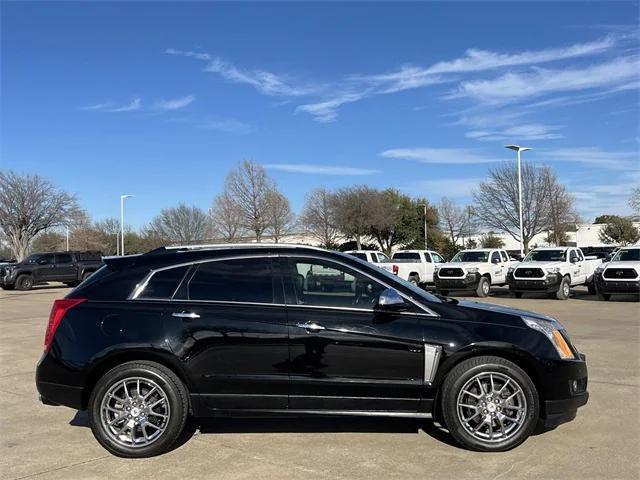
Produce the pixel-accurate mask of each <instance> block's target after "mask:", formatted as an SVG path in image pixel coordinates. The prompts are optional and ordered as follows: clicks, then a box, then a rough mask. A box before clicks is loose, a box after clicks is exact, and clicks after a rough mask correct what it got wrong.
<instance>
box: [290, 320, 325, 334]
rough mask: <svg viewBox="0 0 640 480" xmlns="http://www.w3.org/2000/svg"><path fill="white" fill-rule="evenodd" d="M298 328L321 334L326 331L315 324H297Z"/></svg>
mask: <svg viewBox="0 0 640 480" xmlns="http://www.w3.org/2000/svg"><path fill="white" fill-rule="evenodd" d="M296 327H298V328H304V329H305V330H311V331H312V332H319V331H321V330H326V328H325V327H323V326H322V325H320V324H319V323H315V322H305V323H302V322H300V323H296Z"/></svg>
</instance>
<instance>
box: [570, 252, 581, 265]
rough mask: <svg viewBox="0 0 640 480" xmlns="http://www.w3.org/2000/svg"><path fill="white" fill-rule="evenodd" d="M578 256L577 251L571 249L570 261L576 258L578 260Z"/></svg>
mask: <svg viewBox="0 0 640 480" xmlns="http://www.w3.org/2000/svg"><path fill="white" fill-rule="evenodd" d="M579 259H580V257H579V256H578V254H577V252H576V251H575V250H571V253H570V254H569V261H570V262H575V261H576V260H579Z"/></svg>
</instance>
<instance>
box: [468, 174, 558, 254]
mask: <svg viewBox="0 0 640 480" xmlns="http://www.w3.org/2000/svg"><path fill="white" fill-rule="evenodd" d="M473 198H474V201H475V204H476V208H475V213H476V215H477V217H478V218H479V219H480V220H481V221H482V223H483V224H485V225H487V226H488V227H490V228H493V229H495V230H499V231H503V232H506V233H508V234H509V235H511V236H512V237H513V238H514V239H515V240H517V241H520V220H519V216H518V168H517V166H515V165H511V164H504V165H502V166H500V167H497V168H495V169H490V170H489V180H488V181H486V182H482V183H481V184H480V187H479V189H478V190H476V191H474V192H473ZM549 216H550V207H549V196H548V194H547V182H546V176H545V174H544V171H541V170H540V169H538V168H537V167H535V166H533V165H531V164H528V163H527V164H524V165H523V167H522V219H523V221H522V225H523V228H522V230H523V234H522V237H523V238H522V242H523V244H524V249H525V250H528V248H529V242H530V241H531V239H532V238H533V237H534V236H535V235H537V234H538V233H540V232H542V231H544V230H545V229H546V228H547V227H548V225H549Z"/></svg>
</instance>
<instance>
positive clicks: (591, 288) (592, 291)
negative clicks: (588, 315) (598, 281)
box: [587, 283, 597, 295]
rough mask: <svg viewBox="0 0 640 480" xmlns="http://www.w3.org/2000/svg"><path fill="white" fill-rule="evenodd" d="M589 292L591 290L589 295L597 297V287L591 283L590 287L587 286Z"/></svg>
mask: <svg viewBox="0 0 640 480" xmlns="http://www.w3.org/2000/svg"><path fill="white" fill-rule="evenodd" d="M587 290H589V293H590V294H591V295H595V294H596V293H597V292H596V286H595V285H594V284H593V283H590V284H589V285H587Z"/></svg>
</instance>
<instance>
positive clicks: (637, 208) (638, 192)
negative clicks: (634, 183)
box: [629, 187, 640, 215]
mask: <svg viewBox="0 0 640 480" xmlns="http://www.w3.org/2000/svg"><path fill="white" fill-rule="evenodd" d="M629 206H630V207H631V209H632V210H633V211H634V212H635V213H636V214H639V215H640V187H636V188H634V189H633V190H632V191H631V196H630V197H629Z"/></svg>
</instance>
